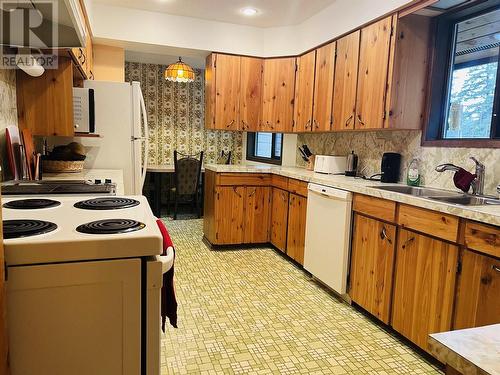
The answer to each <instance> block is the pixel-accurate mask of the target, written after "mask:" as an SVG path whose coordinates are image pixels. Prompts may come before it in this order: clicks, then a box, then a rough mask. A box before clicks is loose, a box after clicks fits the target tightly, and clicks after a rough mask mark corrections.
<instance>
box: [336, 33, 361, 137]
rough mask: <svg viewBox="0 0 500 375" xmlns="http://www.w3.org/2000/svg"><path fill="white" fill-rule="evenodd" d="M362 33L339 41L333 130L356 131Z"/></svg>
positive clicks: (350, 35)
mask: <svg viewBox="0 0 500 375" xmlns="http://www.w3.org/2000/svg"><path fill="white" fill-rule="evenodd" d="M359 38H360V31H359V30H358V31H355V32H353V33H351V34H349V35H346V36H345V37H343V38H340V39H339V40H337V55H336V59H335V80H334V89H333V124H332V129H333V130H352V129H354V116H355V112H356V88H357V82H358V58H359Z"/></svg>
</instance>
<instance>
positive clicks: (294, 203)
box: [286, 193, 307, 265]
mask: <svg viewBox="0 0 500 375" xmlns="http://www.w3.org/2000/svg"><path fill="white" fill-rule="evenodd" d="M306 216H307V198H305V197H301V196H300V195H296V194H293V193H290V198H289V202H288V234H287V245H286V246H287V248H286V253H287V254H288V256H289V257H290V258H292V259H293V260H295V261H296V262H297V263H299V264H302V265H303V264H304V247H305V239H306Z"/></svg>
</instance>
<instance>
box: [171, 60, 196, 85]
mask: <svg viewBox="0 0 500 375" xmlns="http://www.w3.org/2000/svg"><path fill="white" fill-rule="evenodd" d="M165 79H166V80H167V81H173V82H193V81H194V70H193V68H191V67H190V66H189V65H188V64H186V63H184V62H182V59H181V58H180V57H179V61H177V62H176V63H174V64H170V65H169V66H168V67H167V69H166V70H165Z"/></svg>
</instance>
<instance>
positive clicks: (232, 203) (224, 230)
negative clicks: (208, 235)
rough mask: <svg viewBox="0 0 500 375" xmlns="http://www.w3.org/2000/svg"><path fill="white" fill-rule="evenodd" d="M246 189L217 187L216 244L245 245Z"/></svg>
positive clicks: (241, 187)
mask: <svg viewBox="0 0 500 375" xmlns="http://www.w3.org/2000/svg"><path fill="white" fill-rule="evenodd" d="M244 215H245V187H244V186H217V187H216V188H215V243H216V244H218V245H229V244H241V243H243V239H244V237H243V225H244Z"/></svg>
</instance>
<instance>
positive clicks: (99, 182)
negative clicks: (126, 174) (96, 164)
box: [94, 178, 102, 185]
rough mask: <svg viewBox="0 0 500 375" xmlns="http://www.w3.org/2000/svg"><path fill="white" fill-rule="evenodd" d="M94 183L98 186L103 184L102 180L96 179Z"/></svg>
mask: <svg viewBox="0 0 500 375" xmlns="http://www.w3.org/2000/svg"><path fill="white" fill-rule="evenodd" d="M94 183H95V184H96V185H99V184H101V183H102V181H101V180H100V179H98V178H96V179H95V180H94Z"/></svg>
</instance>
